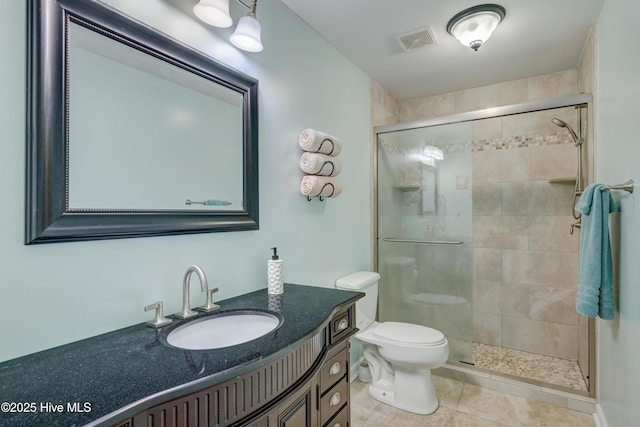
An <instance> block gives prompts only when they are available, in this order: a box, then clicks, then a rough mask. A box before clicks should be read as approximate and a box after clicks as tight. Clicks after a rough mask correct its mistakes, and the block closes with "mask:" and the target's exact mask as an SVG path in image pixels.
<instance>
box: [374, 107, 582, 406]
mask: <svg viewBox="0 0 640 427" xmlns="http://www.w3.org/2000/svg"><path fill="white" fill-rule="evenodd" d="M589 101H590V97H589V96H588V95H580V96H576V97H572V98H564V99H558V100H551V101H545V102H533V103H528V104H522V105H517V106H510V107H500V108H497V109H496V108H493V109H487V110H482V111H476V112H472V113H464V114H459V115H455V116H450V117H443V118H437V119H432V120H426V121H422V122H415V123H408V124H399V125H391V126H384V127H380V128H376V134H377V152H376V161H375V164H376V171H377V180H376V201H377V209H376V211H377V212H376V231H377V233H376V235H377V242H376V265H377V270H378V271H379V272H380V274H381V281H380V302H379V317H380V320H381V321H389V320H395V321H405V322H410V323H418V324H423V325H427V326H431V327H433V328H436V329H438V330H440V331H442V332H443V333H444V334H445V335H446V336H447V338H448V340H449V343H450V362H449V364H450V365H451V366H455V365H459V366H469V367H472V366H475V367H476V368H483V369H485V370H487V369H488V370H490V371H492V372H495V373H498V374H500V375H506V376H511V377H514V376H515V377H519V378H523V379H525V381H527V382H531V381H533V382H537V383H540V384H548V385H549V386H551V387H555V388H560V389H562V390H573V391H576V392H578V393H583V394H585V393H588V390H589V386H590V385H591V384H590V383H592V379H593V373H592V371H593V357H594V356H593V354H592V353H593V351H592V348H593V346H592V344H590V342H589V341H590V339H591V340H592V338H593V330H590V326H589V325H590V322H589V321H588V320H587V319H585V318H582V317H580V316H578V315H577V313H576V311H575V294H576V289H577V264H578V247H579V233H575V234H570V230H571V225H572V224H574V226H575V218H574V216H573V203H574V199H573V195H574V193H576V192H578V190H581V189H582V179H583V174H585V170H583V168H582V166H579V165H582V161H583V159H582V155H583V152H582V147H583V145H586V143H587V138H586V134H587V128H586V118H587V117H588V107H587V105H588V104H587V103H588V102H589ZM558 126H560V128H559V127H558ZM574 129H577V130H574ZM576 147H578V149H576ZM576 151H579V153H578V158H579V160H580V161H578V162H576ZM591 328H592V325H591ZM590 337H591V338H590ZM476 368H472V369H476Z"/></svg>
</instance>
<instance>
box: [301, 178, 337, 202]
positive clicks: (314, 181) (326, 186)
mask: <svg viewBox="0 0 640 427" xmlns="http://www.w3.org/2000/svg"><path fill="white" fill-rule="evenodd" d="M300 192H301V193H302V194H304V195H305V196H309V197H314V196H323V197H338V196H339V195H340V193H342V183H341V182H340V181H338V180H337V179H335V178H330V177H326V176H313V175H306V176H305V177H303V178H302V183H301V184H300Z"/></svg>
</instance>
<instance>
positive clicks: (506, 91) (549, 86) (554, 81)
mask: <svg viewBox="0 0 640 427" xmlns="http://www.w3.org/2000/svg"><path fill="white" fill-rule="evenodd" d="M577 93H578V73H577V70H567V71H560V72H557V73H552V74H545V75H542V76H536V77H529V78H526V79H520V80H514V81H510V82H505V83H499V84H495V85H490V86H483V87H479V88H473V89H468V90H463V91H459V92H451V93H445V94H441V95H434V96H428V97H424V98H416V99H410V100H407V101H402V102H401V103H400V111H399V113H400V122H402V123H404V122H412V121H416V120H424V119H427V118H432V117H438V116H446V115H449V114H456V113H464V112H466V111H474V110H482V109H485V108H489V107H497V106H502V105H511V104H519V103H521V102H525V101H533V100H537V99H546V98H556V97H560V96H568V95H575V94H577Z"/></svg>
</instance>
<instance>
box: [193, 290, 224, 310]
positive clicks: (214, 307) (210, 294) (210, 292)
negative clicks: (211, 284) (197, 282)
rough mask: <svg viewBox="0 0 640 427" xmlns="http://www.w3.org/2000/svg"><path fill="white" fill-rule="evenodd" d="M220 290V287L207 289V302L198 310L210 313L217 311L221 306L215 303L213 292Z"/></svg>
mask: <svg viewBox="0 0 640 427" xmlns="http://www.w3.org/2000/svg"><path fill="white" fill-rule="evenodd" d="M216 292H218V288H213V289H207V303H206V304H205V305H203V306H200V307H198V308H196V310H198V311H204V312H205V313H209V312H211V311H216V310H217V309H219V308H220V306H219V305H218V304H214V303H213V294H215V293H216Z"/></svg>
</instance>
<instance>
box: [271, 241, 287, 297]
mask: <svg viewBox="0 0 640 427" xmlns="http://www.w3.org/2000/svg"><path fill="white" fill-rule="evenodd" d="M271 250H272V251H273V255H272V256H271V259H270V260H268V261H267V283H268V293H269V295H280V294H282V293H283V292H284V282H283V280H282V260H281V259H280V258H279V257H278V248H271Z"/></svg>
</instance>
